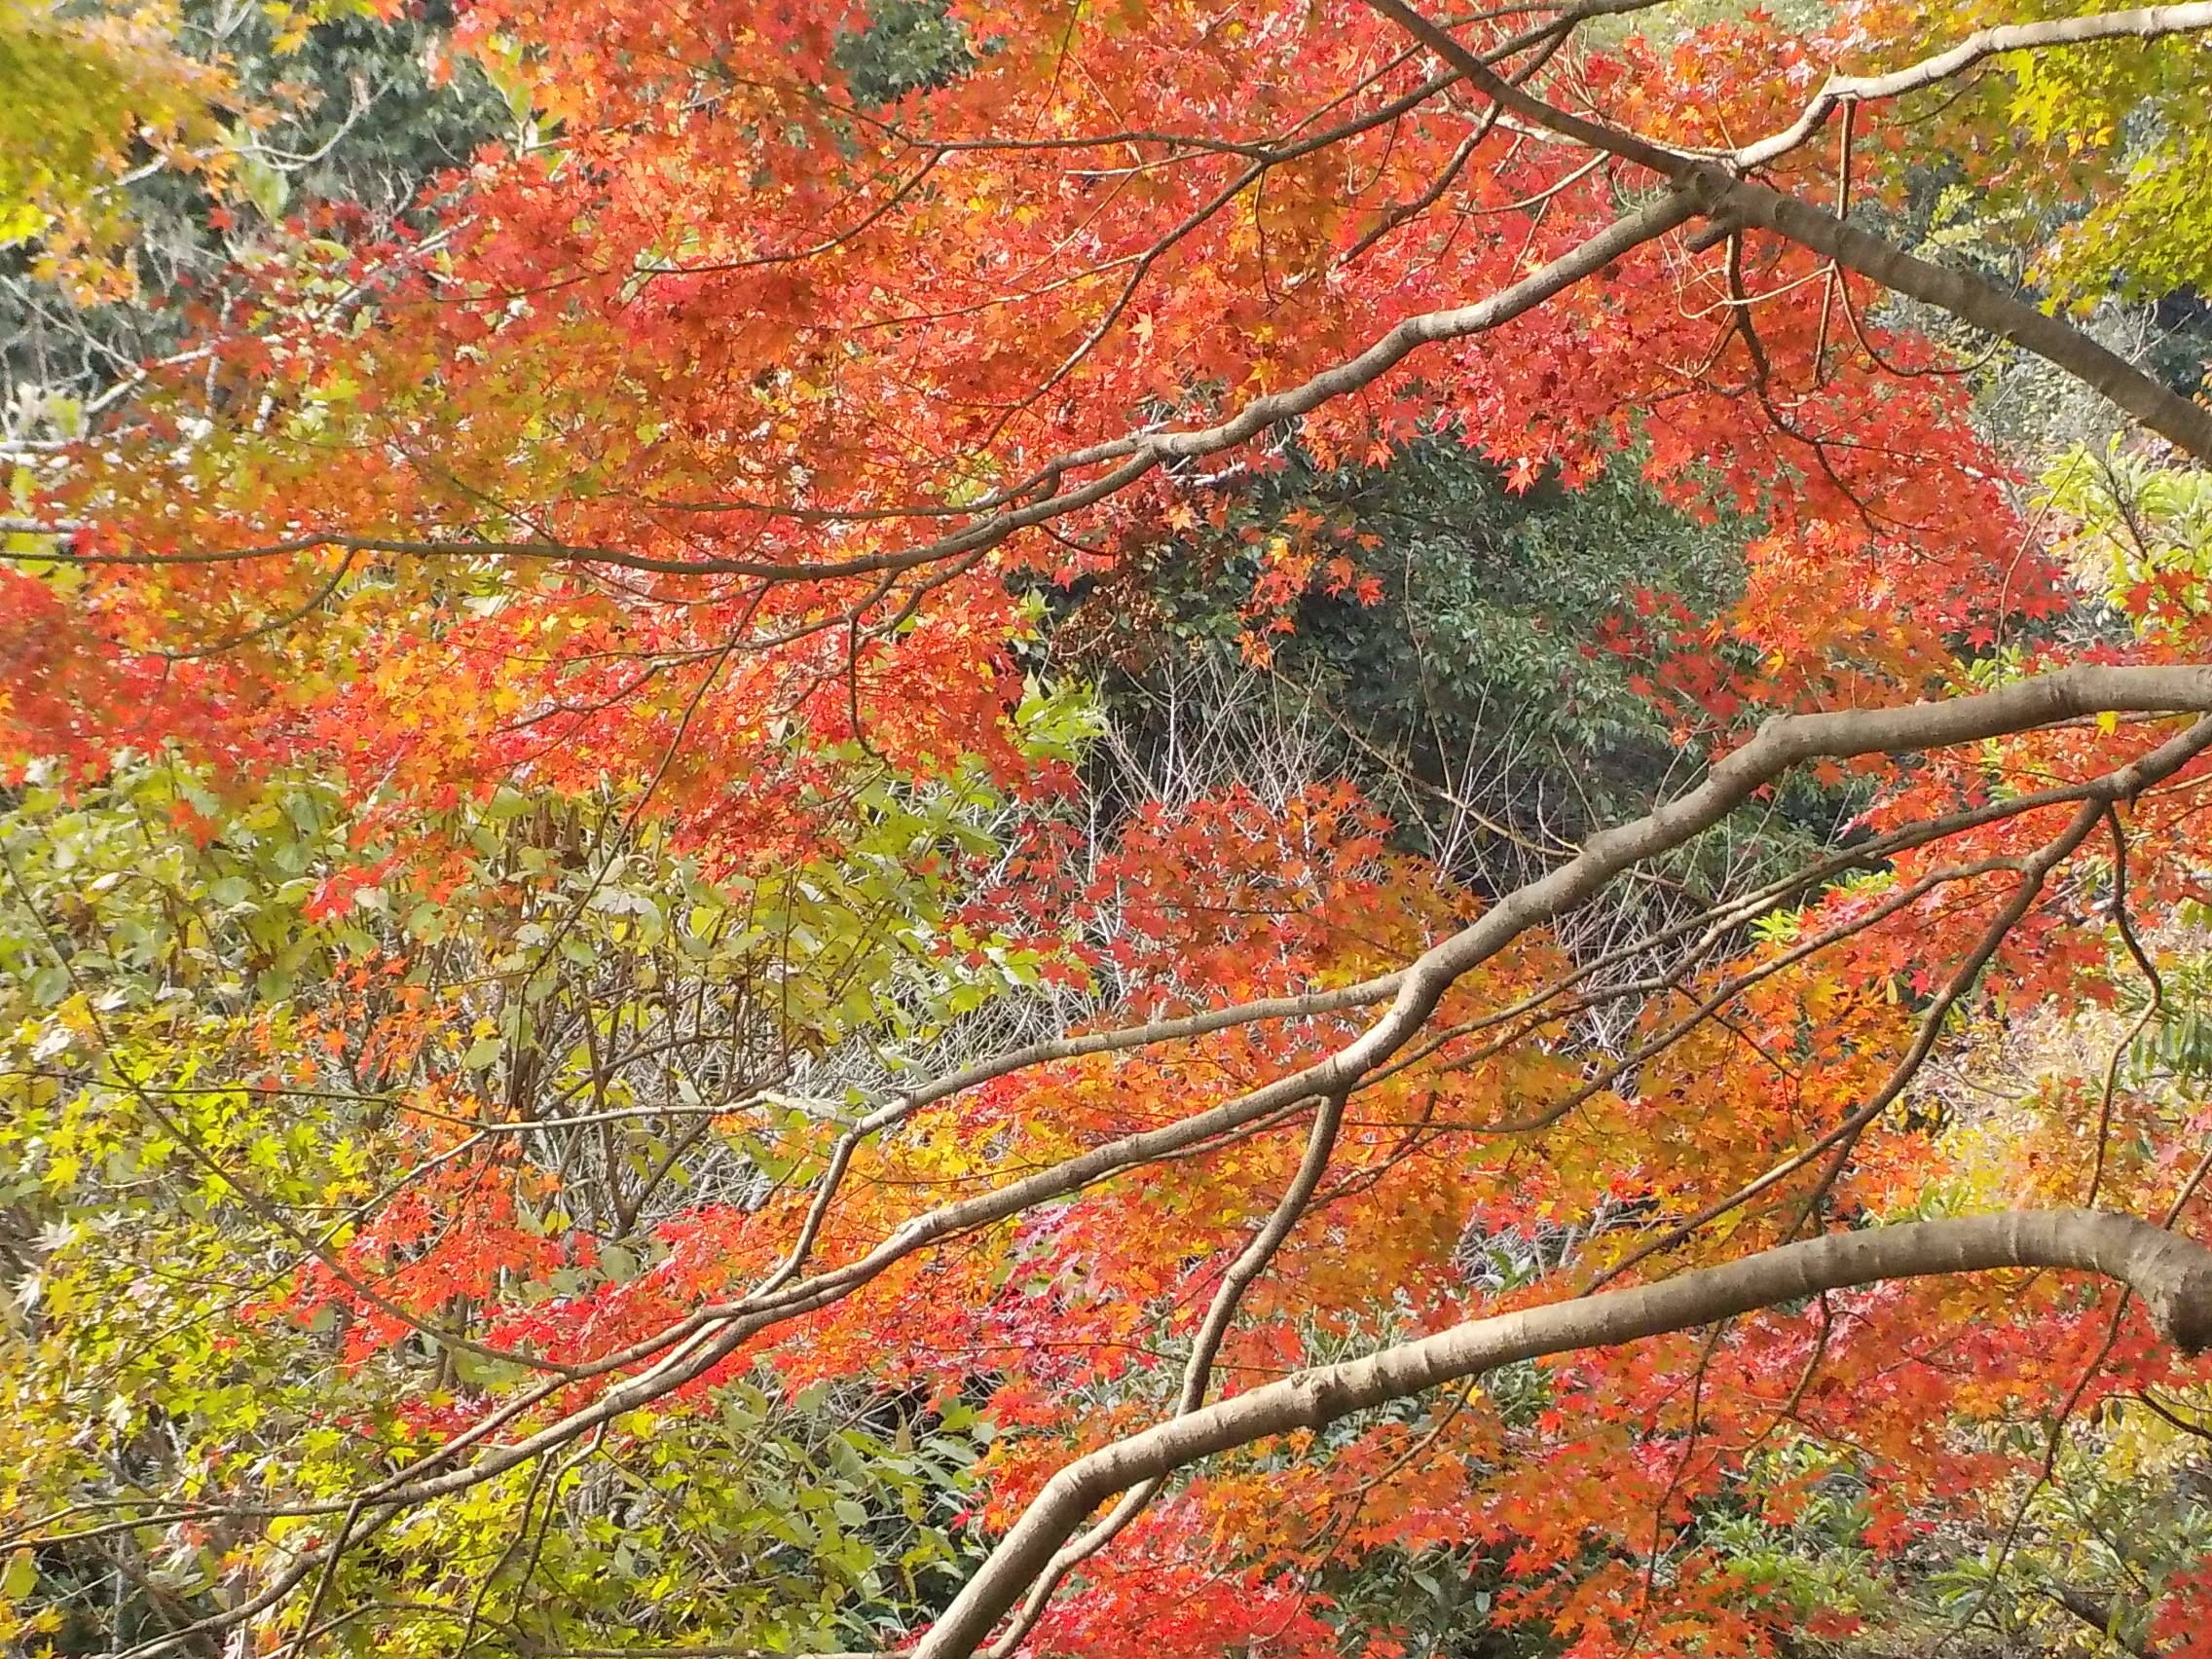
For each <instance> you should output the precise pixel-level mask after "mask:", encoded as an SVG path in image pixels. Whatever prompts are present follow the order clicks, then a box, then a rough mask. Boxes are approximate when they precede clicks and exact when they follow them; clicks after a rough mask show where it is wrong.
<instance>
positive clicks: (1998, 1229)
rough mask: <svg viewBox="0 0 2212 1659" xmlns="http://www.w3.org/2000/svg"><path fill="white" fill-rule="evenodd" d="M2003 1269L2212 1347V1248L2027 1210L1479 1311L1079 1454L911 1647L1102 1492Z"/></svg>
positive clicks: (1052, 1544)
mask: <svg viewBox="0 0 2212 1659" xmlns="http://www.w3.org/2000/svg"><path fill="white" fill-rule="evenodd" d="M1997 1268H2071V1269H2076V1270H2079V1271H2081V1272H2094V1273H2099V1274H2102V1275H2103V1276H2105V1277H2107V1278H2110V1279H2114V1280H2117V1281H2118V1282H2119V1283H2121V1284H2124V1285H2126V1286H2127V1287H2128V1288H2129V1289H2130V1290H2132V1291H2133V1292H2134V1293H2135V1294H2136V1295H2137V1296H2139V1297H2141V1298H2142V1299H2143V1302H2144V1304H2145V1306H2146V1307H2148V1308H2149V1309H2150V1310H2151V1315H2152V1318H2153V1319H2154V1320H2155V1321H2156V1322H2157V1327H2158V1329H2159V1331H2160V1333H2161V1334H2163V1335H2164V1337H2165V1338H2166V1340H2167V1341H2169V1342H2170V1343H2172V1344H2173V1345H2174V1346H2176V1347H2177V1348H2179V1349H2181V1350H2182V1351H2183V1352H2185V1353H2195V1352H2198V1351H2200V1350H2202V1349H2203V1348H2205V1347H2207V1346H2212V1250H2208V1249H2206V1248H2205V1247H2204V1246H2203V1245H2201V1244H2197V1243H2195V1242H2194V1241H2193V1240H2190V1239H2186V1238H2182V1237H2179V1236H2177V1235H2174V1234H2171V1233H2167V1232H2165V1231H2164V1230H2162V1229H2160V1228H2157V1227H2153V1226H2152V1225H2151V1224H2150V1223H2148V1222H2144V1221H2137V1220H2135V1219H2133V1218H2132V1217H2127V1216H2117V1215H2104V1214H2098V1213H2096V1212H2093V1211H2088V1210H2045V1211H2034V1210H2020V1211H2013V1212H2010V1213H2009V1214H2004V1215H1985V1216H1973V1217H1971V1218H1966V1219H1960V1220H1949V1221H1922V1222H1911V1223H1907V1224H1906V1225H1903V1226H1900V1227H1881V1228H1873V1229H1870V1230H1868V1231H1865V1232H1860V1233H1834V1234H1829V1235H1826V1236H1825V1237H1821V1238H1815V1239H1810V1240H1808V1241H1806V1242H1804V1243H1802V1244H1787V1245H1784V1246H1782V1247H1780V1248H1778V1249H1773V1250H1765V1251H1761V1252H1760V1253H1759V1254H1757V1255H1755V1256H1750V1257H1747V1258H1745V1259H1744V1260H1743V1261H1740V1262H1731V1263H1729V1264H1728V1265H1726V1266H1725V1267H1717V1268H1704V1269H1700V1270H1698V1271H1696V1272H1686V1273H1680V1274H1677V1276H1675V1277H1673V1278H1669V1279H1663V1280H1661V1281H1660V1282H1658V1283H1656V1284H1647V1285H1639V1286H1637V1287H1636V1288H1634V1289H1631V1290H1618V1291H1610V1292H1607V1293H1606V1294H1604V1295H1603V1296H1595V1297H1589V1298H1585V1299H1580V1300H1576V1301H1571V1302H1560V1303H1553V1304H1551V1305H1550V1306H1548V1307H1543V1308H1532V1309H1524V1310H1523V1311H1520V1312H1516V1313H1504V1314H1499V1315H1497V1316H1496V1317H1494V1318H1490V1319H1477V1320H1473V1321H1471V1322H1469V1323H1467V1324H1464V1325H1457V1326H1455V1327H1454V1328H1452V1329H1451V1330H1448V1331H1443V1332H1440V1333H1439V1334H1437V1335H1436V1336H1433V1337H1428V1338H1425V1339H1423V1340H1421V1341H1419V1342H1414V1343H1405V1344H1401V1345H1400V1346H1396V1347H1389V1348H1384V1349H1383V1350H1382V1351H1381V1352H1379V1353H1374V1354H1370V1355H1369V1356H1368V1357H1366V1358H1365V1359H1358V1360H1352V1361H1348V1362H1346V1363H1345V1364H1342V1365H1331V1366H1323V1367H1319V1368H1317V1369H1314V1370H1311V1371H1305V1372H1301V1373H1299V1374H1298V1375H1296V1376H1293V1377H1288V1378H1285V1379H1283V1380H1282V1381H1281V1382H1278V1383H1268V1384H1267V1385H1265V1386H1263V1387H1259V1388H1254V1389H1252V1390H1251V1391H1250V1392H1248V1393H1244V1394H1239V1395H1237V1396H1235V1398H1234V1399H1229V1400H1224V1401H1221V1402H1220V1403H1219V1404H1216V1405H1212V1406H1208V1407H1206V1408H1205V1409H1204V1410H1203V1411H1198V1412H1194V1413H1191V1414H1189V1415H1187V1416H1184V1417H1179V1418H1174V1419H1169V1420H1168V1421H1166V1422H1163V1423H1161V1424H1160V1425H1158V1426H1157V1427H1154V1428H1150V1429H1147V1430H1145V1431H1144V1432H1143V1433H1141V1434H1136V1435H1132V1436H1130V1437H1129V1438H1128V1439H1126V1440H1121V1441H1117V1442H1115V1443H1114V1444H1113V1445H1111V1446H1107V1447H1103V1448H1101V1449H1100V1450H1098V1451H1096V1452H1093V1453H1090V1454H1089V1455H1088V1456H1083V1457H1079V1458H1078V1459H1076V1461H1074V1462H1073V1463H1070V1464H1069V1465H1068V1466H1067V1467H1066V1468H1064V1469H1062V1470H1061V1471H1060V1472H1059V1473H1058V1474H1056V1475H1054V1476H1053V1477H1052V1479H1051V1481H1050V1482H1049V1483H1047V1485H1046V1487H1045V1490H1044V1491H1043V1493H1040V1494H1039V1495H1038V1497H1037V1499H1036V1501H1035V1502H1033V1503H1032V1504H1031V1505H1030V1506H1029V1508H1028V1510H1027V1511H1026V1512H1024V1514H1023V1515H1022V1517H1021V1519H1020V1520H1019V1521H1018V1522H1016V1523H1015V1524H1014V1528H1013V1530H1011V1531H1009V1532H1008V1533H1007V1535H1006V1537H1005V1538H1004V1539H1003V1540H1002V1541H1001V1542H1000V1544H999V1546H998V1548H997V1549H996V1550H994V1551H993V1552H992V1553H991V1556H990V1559H989V1560H987V1561H986V1562H985V1563H984V1564H983V1567H982V1568H981V1570H979V1571H978V1572H977V1575H976V1576H975V1577H974V1578H973V1579H971V1580H970V1581H969V1582H968V1585H967V1587H966V1588H965V1589H963V1590H962V1591H961V1593H960V1595H959V1597H958V1598H957V1599H956V1600H955V1601H954V1602H953V1604H952V1605H951V1607H950V1608H948V1609H947V1610H946V1612H945V1614H944V1616H943V1618H941V1619H940V1620H939V1621H938V1623H937V1624H936V1626H935V1627H934V1628H933V1629H932V1630H931V1631H930V1633H929V1635H928V1636H927V1637H925V1638H923V1640H922V1642H921V1644H920V1645H919V1646H918V1647H917V1648H916V1649H915V1650H914V1653H915V1659H967V1656H968V1655H970V1654H972V1653H974V1652H975V1651H976V1649H977V1647H978V1646H979V1645H980V1644H981V1643H982V1641H983V1640H984V1639H985V1638H986V1637H987V1636H988V1635H989V1633H990V1631H991V1628H992V1627H993V1626H994V1625H996V1624H997V1623H998V1621H999V1620H1000V1619H1001V1618H1002V1617H1003V1616H1005V1614H1006V1612H1007V1611H1008V1610H1009V1609H1010V1608H1011V1607H1012V1606H1013V1605H1014V1603H1015V1601H1016V1600H1017V1599H1018V1598H1019V1597H1020V1595H1021V1593H1022V1591H1023V1590H1024V1588H1025V1587H1026V1586H1027V1585H1028V1584H1029V1582H1030V1581H1031V1579H1033V1578H1034V1577H1035V1576H1036V1575H1037V1573H1038V1572H1040V1571H1041V1570H1042V1569H1043V1568H1044V1567H1045V1565H1046V1564H1047V1563H1048V1562H1049V1561H1050V1560H1051V1557H1052V1554H1053V1552H1054V1551H1055V1550H1057V1549H1058V1548H1059V1546H1060V1544H1061V1543H1062V1542H1063V1541H1065V1540H1066V1538H1067V1537H1068V1536H1069V1535H1070V1534H1071V1533H1072V1532H1074V1530H1076V1528H1077V1527H1078V1526H1080V1525H1081V1524H1082V1522H1083V1519H1084V1517H1085V1516H1087V1515H1088V1514H1089V1513H1090V1511H1091V1510H1092V1509H1093V1508H1094V1507H1095V1506H1096V1505H1097V1504H1098V1503H1099V1502H1100V1501H1101V1500H1103V1499H1105V1498H1107V1497H1110V1496H1112V1495H1113V1494H1114V1493H1118V1492H1121V1491H1124V1490H1125V1489H1126V1488H1128V1487H1130V1486H1133V1485H1136V1484H1137V1483H1139V1482H1142V1481H1149V1480H1156V1479H1158V1478H1160V1477H1161V1476H1162V1475H1164V1474H1167V1473H1168V1472H1170V1471H1172V1470H1174V1469H1178V1468H1181V1467H1183V1466H1184V1465H1185V1464H1188V1463H1192V1462H1195V1461H1197V1460H1198V1459H1199V1458H1202V1457H1209V1456H1214V1455H1216V1454H1218V1453H1222V1452H1226V1451H1229V1450H1231V1449H1232V1448H1235V1447H1238V1446H1245V1445H1249V1444H1251V1443H1252V1442H1253V1441H1256V1440H1263V1439H1266V1438H1268V1437H1270V1436H1272V1435H1277V1434H1287V1433H1290V1432H1292V1431H1293V1430H1296V1429H1309V1428H1319V1427H1320V1426H1322V1425H1323V1424H1325V1423H1329V1422H1333V1421H1335V1420H1336V1419H1338V1418H1341V1417H1344V1416H1346V1415H1347V1414H1348V1413H1351V1412H1355V1411H1360V1410H1363V1409H1365V1408H1367V1407H1370V1406H1378V1405H1381V1404H1383V1402H1385V1401H1388V1400H1395V1399H1402V1398H1404V1397H1405V1396H1407V1395H1410V1394H1418V1393H1420V1392H1422V1391H1423V1390H1426V1389H1429V1388H1433V1387H1435V1386H1437V1385H1438V1384H1439V1383H1452V1382H1458V1381H1462V1380H1465V1379H1468V1378H1473V1377H1479V1376H1481V1375H1483V1374H1484V1373H1485V1372H1489V1371H1494V1370H1495V1369H1497V1368H1498V1367H1499V1366H1502V1365H1510V1364H1513V1363H1515V1362H1516V1361H1520V1360H1528V1359H1537V1358H1541V1357H1543V1356H1545V1355H1548V1354H1560V1353H1571V1352H1574V1351H1576V1350H1578V1349H1582V1348H1597V1347H1613V1346H1618V1345H1620V1344H1622V1343H1630V1342H1636V1341H1639V1340H1641V1339H1642V1338H1645V1337H1654V1336H1660V1335H1663V1334H1665V1333H1668V1332H1671V1331H1686V1330H1693V1329H1696V1328H1697V1327H1699V1326H1703V1325H1710V1324H1713V1323H1714V1322H1715V1321H1716V1320H1720V1319H1726V1318H1730V1317H1733V1316H1735V1315H1737V1314H1742V1313H1750V1312H1753V1311H1755V1310H1757V1309H1762V1308H1769V1307H1772V1306H1774V1305H1776V1304H1778V1303H1784V1302H1789V1301H1793V1300H1797V1299H1800V1298H1804V1297H1810V1296H1815V1295H1818V1294H1819V1293H1820V1292H1822V1291H1829V1290H1845V1289H1849V1288H1852V1287H1854V1286H1859V1285H1868V1284H1876V1283H1880V1282H1882V1281H1884V1280H1888V1279H1900V1278H1920V1277H1926V1276H1929V1275H1932V1274H1937V1273H1965V1272H1988V1271H1990V1270H1992V1269H1997Z"/></svg>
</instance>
